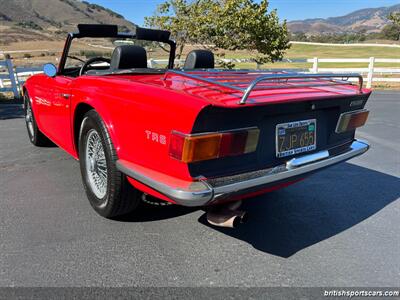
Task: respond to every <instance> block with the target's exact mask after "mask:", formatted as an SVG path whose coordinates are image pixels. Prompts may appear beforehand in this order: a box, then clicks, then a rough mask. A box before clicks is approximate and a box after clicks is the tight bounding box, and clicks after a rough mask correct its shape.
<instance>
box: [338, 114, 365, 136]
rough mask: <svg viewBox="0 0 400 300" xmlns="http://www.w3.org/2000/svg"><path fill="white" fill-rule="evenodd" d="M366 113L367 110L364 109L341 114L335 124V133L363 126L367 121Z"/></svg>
mask: <svg viewBox="0 0 400 300" xmlns="http://www.w3.org/2000/svg"><path fill="white" fill-rule="evenodd" d="M368 115H369V111H368V110H366V109H362V110H356V111H351V112H347V113H343V114H341V115H340V118H339V121H338V123H337V125H336V133H342V132H346V131H349V130H354V129H356V128H358V127H361V126H364V124H365V123H366V122H367V119H368Z"/></svg>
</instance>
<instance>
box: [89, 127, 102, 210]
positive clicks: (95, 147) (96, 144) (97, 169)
mask: <svg viewBox="0 0 400 300" xmlns="http://www.w3.org/2000/svg"><path fill="white" fill-rule="evenodd" d="M85 162H86V173H87V174H86V175H87V178H88V181H89V185H90V188H91V190H92V192H93V193H94V194H95V195H96V197H97V198H98V199H103V198H105V196H106V194H107V179H108V175H107V161H106V156H105V153H104V148H103V144H102V142H101V138H100V135H99V133H98V132H97V131H96V130H95V129H91V130H90V131H89V132H88V134H87V140H86V147H85ZM106 204H107V202H106V201H105V203H102V205H106Z"/></svg>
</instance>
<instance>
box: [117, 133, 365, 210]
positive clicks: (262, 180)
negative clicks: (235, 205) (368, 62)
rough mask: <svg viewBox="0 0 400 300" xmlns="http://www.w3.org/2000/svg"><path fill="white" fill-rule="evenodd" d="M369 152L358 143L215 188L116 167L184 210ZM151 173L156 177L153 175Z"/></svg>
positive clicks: (119, 163)
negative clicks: (345, 148)
mask: <svg viewBox="0 0 400 300" xmlns="http://www.w3.org/2000/svg"><path fill="white" fill-rule="evenodd" d="M368 149H369V145H368V143H367V142H364V141H359V140H355V141H354V142H353V143H352V144H351V146H350V149H349V150H348V151H346V152H344V153H341V154H338V155H332V156H330V154H329V151H326V150H324V151H320V152H317V153H313V154H308V155H304V156H301V157H298V158H293V159H292V160H289V161H288V162H287V163H286V165H283V166H277V167H276V168H273V169H271V172H269V173H268V174H266V175H264V176H260V177H257V178H253V179H248V180H244V181H239V182H234V183H230V184H226V185H223V186H217V187H212V186H211V185H209V183H208V182H207V181H203V180H200V181H195V182H187V181H182V180H178V181H179V182H181V183H183V184H182V186H179V185H177V184H174V185H173V184H169V183H168V181H170V180H175V181H177V179H174V178H172V177H170V176H167V175H161V176H162V177H160V178H161V180H160V179H159V180H156V179H154V178H153V177H151V176H149V175H148V174H145V172H143V171H140V170H139V167H135V166H136V165H135V164H132V163H129V162H127V161H123V160H118V161H117V163H116V165H117V168H118V170H120V171H121V172H122V173H124V174H126V175H127V176H129V177H132V178H133V179H135V180H137V181H139V182H141V183H143V184H145V185H147V186H149V187H150V188H152V189H154V190H156V191H158V192H160V193H162V194H164V195H166V196H167V197H168V198H171V199H173V200H175V201H176V203H178V204H181V205H185V206H202V205H206V204H209V203H211V202H213V201H214V200H217V199H219V198H222V197H228V196H230V195H234V194H240V193H241V191H248V190H249V189H252V188H254V190H255V191H256V190H257V189H258V188H260V187H262V186H265V185H267V184H270V183H274V182H279V181H281V180H285V179H288V178H290V177H295V176H299V175H302V174H306V173H309V172H313V171H317V170H319V169H321V168H325V167H328V166H331V165H334V164H337V163H340V162H343V161H346V160H348V159H350V158H353V157H356V156H358V155H361V154H363V153H364V152H366V151H367V150H368ZM140 168H142V167H140ZM142 169H144V168H142ZM151 172H153V173H154V171H151ZM149 173H150V172H149ZM193 183H196V184H197V185H196V188H194V190H190V188H191V187H192V184H193ZM193 187H194V186H193Z"/></svg>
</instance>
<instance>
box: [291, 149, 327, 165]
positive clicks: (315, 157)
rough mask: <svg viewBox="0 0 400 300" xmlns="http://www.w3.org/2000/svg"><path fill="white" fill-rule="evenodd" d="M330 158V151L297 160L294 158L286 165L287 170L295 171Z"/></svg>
mask: <svg viewBox="0 0 400 300" xmlns="http://www.w3.org/2000/svg"><path fill="white" fill-rule="evenodd" d="M328 157H329V151H327V150H325V151H320V152H317V153H313V154H308V155H304V156H301V157H297V158H293V159H291V160H289V161H288V162H287V163H286V168H287V169H289V170H290V169H294V168H298V167H301V166H304V165H307V164H310V163H313V162H316V161H318V160H321V159H325V158H328Z"/></svg>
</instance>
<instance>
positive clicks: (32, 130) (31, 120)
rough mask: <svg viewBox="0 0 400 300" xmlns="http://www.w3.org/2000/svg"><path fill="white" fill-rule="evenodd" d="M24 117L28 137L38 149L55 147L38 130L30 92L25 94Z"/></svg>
mask: <svg viewBox="0 0 400 300" xmlns="http://www.w3.org/2000/svg"><path fill="white" fill-rule="evenodd" d="M24 116H25V124H26V130H27V131H28V137H29V140H30V141H31V143H32V144H34V145H35V146H37V147H47V146H52V145H54V144H53V143H52V142H51V141H50V140H49V139H48V138H47V137H46V136H45V135H44V134H43V133H42V132H41V131H40V130H39V128H38V126H37V124H36V120H35V116H34V114H33V110H32V103H31V100H30V98H29V95H28V92H25V94H24Z"/></svg>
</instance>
